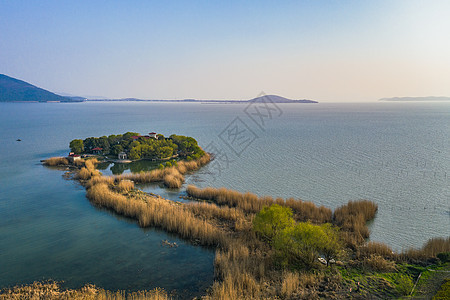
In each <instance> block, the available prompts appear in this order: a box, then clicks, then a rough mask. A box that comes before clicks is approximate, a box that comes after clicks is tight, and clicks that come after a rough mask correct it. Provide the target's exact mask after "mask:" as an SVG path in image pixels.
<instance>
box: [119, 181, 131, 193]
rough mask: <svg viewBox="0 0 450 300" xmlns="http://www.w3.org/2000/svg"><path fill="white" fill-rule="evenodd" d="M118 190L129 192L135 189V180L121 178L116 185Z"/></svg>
mask: <svg viewBox="0 0 450 300" xmlns="http://www.w3.org/2000/svg"><path fill="white" fill-rule="evenodd" d="M116 190H117V191H118V192H119V193H124V192H129V191H131V190H134V182H133V181H131V180H121V181H120V182H119V184H118V185H117V186H116Z"/></svg>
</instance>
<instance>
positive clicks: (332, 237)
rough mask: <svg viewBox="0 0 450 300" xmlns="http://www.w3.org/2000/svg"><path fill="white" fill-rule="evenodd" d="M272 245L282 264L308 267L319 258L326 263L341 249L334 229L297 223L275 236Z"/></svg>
mask: <svg viewBox="0 0 450 300" xmlns="http://www.w3.org/2000/svg"><path fill="white" fill-rule="evenodd" d="M273 245H274V248H275V249H276V250H277V251H279V254H280V257H283V259H284V261H283V263H285V264H287V263H289V264H292V265H295V266H299V265H305V266H308V267H311V266H312V265H314V264H315V263H316V262H317V259H318V258H319V256H324V257H325V259H326V260H327V263H328V261H329V260H330V259H332V258H333V259H335V258H337V256H338V254H339V253H340V251H341V249H342V245H341V242H340V240H339V235H338V231H337V229H336V228H335V227H333V226H332V225H331V224H322V225H314V224H311V223H309V222H299V223H297V224H296V225H295V226H293V227H291V228H288V229H287V230H283V231H282V232H280V234H278V235H277V236H276V238H275V239H274V243H273Z"/></svg>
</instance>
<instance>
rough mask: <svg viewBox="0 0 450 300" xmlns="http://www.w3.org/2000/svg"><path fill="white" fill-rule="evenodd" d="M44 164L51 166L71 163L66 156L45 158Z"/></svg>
mask: <svg viewBox="0 0 450 300" xmlns="http://www.w3.org/2000/svg"><path fill="white" fill-rule="evenodd" d="M43 164H44V165H46V166H49V167H56V166H67V165H68V164H69V160H68V159H67V158H65V157H51V158H49V159H46V160H44V162H43Z"/></svg>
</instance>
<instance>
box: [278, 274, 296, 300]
mask: <svg viewBox="0 0 450 300" xmlns="http://www.w3.org/2000/svg"><path fill="white" fill-rule="evenodd" d="M299 284H300V275H299V274H298V273H293V272H289V271H286V272H285V273H284V274H283V281H282V283H281V294H282V295H283V296H284V297H286V298H289V297H291V296H292V294H293V293H294V292H295V291H296V290H297V289H298V286H299Z"/></svg>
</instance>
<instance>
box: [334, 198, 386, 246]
mask: <svg viewBox="0 0 450 300" xmlns="http://www.w3.org/2000/svg"><path fill="white" fill-rule="evenodd" d="M377 211H378V205H377V204H375V203H374V202H371V201H368V200H360V201H349V202H348V203H347V204H346V205H343V206H341V207H338V208H337V209H336V210H335V211H334V215H333V219H334V222H335V223H336V225H338V226H339V227H341V229H342V231H343V232H342V237H343V239H344V241H345V242H346V244H347V246H348V247H350V248H352V249H356V247H357V246H358V245H360V244H361V243H363V242H364V240H365V239H367V238H369V235H370V232H369V229H368V228H367V226H366V223H367V222H368V221H370V220H372V219H373V218H375V215H376V213H377Z"/></svg>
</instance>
